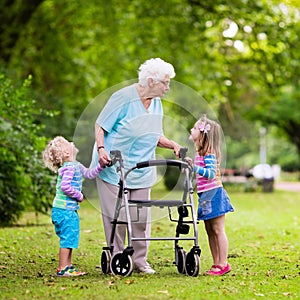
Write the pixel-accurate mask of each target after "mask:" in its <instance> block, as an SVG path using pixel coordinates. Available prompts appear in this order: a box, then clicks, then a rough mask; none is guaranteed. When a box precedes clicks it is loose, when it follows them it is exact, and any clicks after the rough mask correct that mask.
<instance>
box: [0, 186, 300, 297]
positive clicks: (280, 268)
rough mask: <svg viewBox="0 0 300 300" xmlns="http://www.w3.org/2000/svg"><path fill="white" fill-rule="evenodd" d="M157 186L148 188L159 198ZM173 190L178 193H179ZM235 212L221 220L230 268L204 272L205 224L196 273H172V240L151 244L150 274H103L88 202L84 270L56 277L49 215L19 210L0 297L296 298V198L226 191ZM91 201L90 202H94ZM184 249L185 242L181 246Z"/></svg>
mask: <svg viewBox="0 0 300 300" xmlns="http://www.w3.org/2000/svg"><path fill="white" fill-rule="evenodd" d="M161 192H162V190H158V191H156V192H155V191H154V192H153V197H154V196H157V197H158V196H159V195H160V193H161ZM178 193H179V192H178ZM229 194H230V197H231V200H232V204H233V206H234V207H235V212H234V213H230V214H228V215H227V217H226V230H227V235H228V238H229V242H230V249H229V262H230V264H231V265H232V271H231V272H230V273H229V274H227V275H225V276H223V277H220V278H216V277H208V276H203V275H202V274H203V272H204V271H206V270H207V269H208V268H209V267H210V265H211V264H212V261H211V255H210V252H209V249H208V245H207V237H206V234H205V231H204V228H203V224H202V223H200V224H199V244H200V247H201V249H202V254H201V258H200V261H201V269H200V274H199V276H198V277H188V276H184V275H181V274H179V273H178V272H177V269H176V267H175V266H174V265H173V261H174V250H173V241H152V242H151V247H150V253H149V262H150V263H151V264H152V266H153V267H154V268H155V270H156V271H157V273H156V274H155V275H152V276H149V275H143V274H137V273H133V274H132V275H131V276H129V277H117V276H110V275H103V274H102V273H101V270H100V268H99V262H100V255H101V251H102V247H103V246H105V239H104V234H103V229H102V222H101V215H100V213H99V211H98V210H97V209H96V208H95V206H94V205H91V203H90V202H88V201H86V202H85V203H83V204H82V207H81V209H80V211H79V213H80V217H81V239H80V247H79V250H76V251H75V253H74V263H75V264H76V266H78V267H79V268H80V269H82V270H84V271H87V272H88V274H87V275H86V276H84V277H81V278H57V277H55V276H54V274H55V269H56V267H57V262H58V257H57V252H58V239H57V237H56V236H55V234H54V230H53V226H52V224H51V221H50V217H49V216H39V218H38V220H39V223H38V225H36V218H35V215H34V214H32V213H26V214H24V216H23V218H22V219H21V220H20V222H19V225H18V226H15V227H11V228H1V229H0V261H1V263H0V277H1V279H0V289H1V294H0V299H66V298H69V297H70V298H73V299H221V298H225V299H262V298H263V299H299V298H300V296H299V280H300V278H299V277H300V276H299V272H300V267H299V265H300V250H299V249H300V234H299V229H300V228H299V227H300V226H299V225H300V219H299V218H300V215H299V206H300V195H299V194H298V193H291V192H290V193H288V192H279V191H276V192H274V193H243V192H230V191H229ZM96 202H97V201H95V203H96ZM174 233H175V232H174V224H173V223H171V222H170V221H169V219H168V218H163V219H159V220H155V221H154V222H153V223H152V235H153V236H155V235H159V236H169V235H173V234H174ZM182 245H183V247H184V248H185V250H186V251H189V248H190V247H191V246H192V244H191V243H190V242H184V243H182Z"/></svg>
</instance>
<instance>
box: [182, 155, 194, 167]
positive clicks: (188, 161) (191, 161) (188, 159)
mask: <svg viewBox="0 0 300 300" xmlns="http://www.w3.org/2000/svg"><path fill="white" fill-rule="evenodd" d="M184 161H185V162H187V163H188V164H189V166H190V167H191V168H192V169H193V168H194V162H193V160H192V159H191V158H190V157H187V156H186V157H185V158H184Z"/></svg>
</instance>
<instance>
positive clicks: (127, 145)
mask: <svg viewBox="0 0 300 300" xmlns="http://www.w3.org/2000/svg"><path fill="white" fill-rule="evenodd" d="M96 122H97V124H99V125H100V126H101V127H102V128H103V129H104V146H105V150H106V151H107V153H110V151H111V150H120V151H121V154H122V158H123V163H124V168H125V172H126V171H127V170H128V169H129V168H132V167H134V166H135V165H136V164H137V163H138V162H141V161H147V160H151V159H154V158H155V149H156V147H157V143H158V140H159V138H160V137H161V136H162V135H163V130H162V122H163V108H162V104H161V99H160V98H153V99H152V101H151V104H150V106H149V108H148V109H145V107H144V105H143V103H142V101H141V99H140V97H139V95H138V92H137V89H136V84H133V85H130V86H127V87H125V88H122V89H121V90H119V91H117V92H115V93H114V94H113V95H112V96H111V97H110V99H109V100H108V102H107V103H106V105H105V107H104V108H103V110H102V111H101V113H100V115H99V116H98V118H97V121H96ZM97 162H98V153H97V149H96V145H95V146H94V150H93V157H92V166H93V165H96V163H97ZM99 177H100V178H101V179H102V180H104V181H106V182H108V183H111V184H114V185H117V184H118V182H119V174H118V173H117V172H116V168H115V166H113V167H108V168H105V169H104V170H103V171H102V172H101V173H100V174H99ZM155 181H156V170H155V168H154V167H148V168H142V169H135V170H134V171H132V172H131V173H130V174H129V175H128V177H127V179H126V186H127V187H128V188H132V189H135V188H145V187H151V186H152V185H153V184H154V183H155Z"/></svg>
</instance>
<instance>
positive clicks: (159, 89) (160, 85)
mask: <svg viewBox="0 0 300 300" xmlns="http://www.w3.org/2000/svg"><path fill="white" fill-rule="evenodd" d="M169 90H170V77H169V76H168V75H167V76H165V78H164V80H159V81H158V82H153V87H152V93H153V94H154V95H155V96H156V97H163V96H164V95H165V94H166V93H167V92H168V91H169Z"/></svg>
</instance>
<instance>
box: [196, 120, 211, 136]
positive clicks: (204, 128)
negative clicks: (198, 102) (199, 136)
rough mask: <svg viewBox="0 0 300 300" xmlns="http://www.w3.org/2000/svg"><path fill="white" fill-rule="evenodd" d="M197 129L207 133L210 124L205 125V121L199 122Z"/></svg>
mask: <svg viewBox="0 0 300 300" xmlns="http://www.w3.org/2000/svg"><path fill="white" fill-rule="evenodd" d="M199 130H200V131H202V132H203V131H204V133H208V132H209V131H210V124H206V125H205V122H200V124H199Z"/></svg>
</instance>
